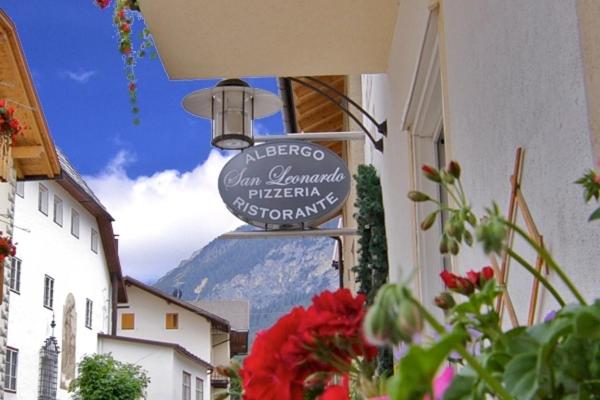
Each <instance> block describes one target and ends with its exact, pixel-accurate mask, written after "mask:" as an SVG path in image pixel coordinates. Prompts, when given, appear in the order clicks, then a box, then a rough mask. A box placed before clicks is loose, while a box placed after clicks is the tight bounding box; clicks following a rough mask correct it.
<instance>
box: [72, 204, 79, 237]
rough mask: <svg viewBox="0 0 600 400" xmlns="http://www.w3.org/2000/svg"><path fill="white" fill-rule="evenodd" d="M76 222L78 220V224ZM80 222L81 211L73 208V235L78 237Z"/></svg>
mask: <svg viewBox="0 0 600 400" xmlns="http://www.w3.org/2000/svg"><path fill="white" fill-rule="evenodd" d="M75 222H77V224H75ZM80 222H81V221H80V218H79V212H78V211H77V210H76V209H74V208H71V235H73V236H75V237H76V238H77V239H79V225H80ZM75 228H77V229H75Z"/></svg>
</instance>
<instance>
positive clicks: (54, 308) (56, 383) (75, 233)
mask: <svg viewBox="0 0 600 400" xmlns="http://www.w3.org/2000/svg"><path fill="white" fill-rule="evenodd" d="M59 159H60V163H61V167H62V171H63V176H62V177H61V178H59V179H57V180H42V181H27V182H18V183H17V185H16V202H15V203H16V204H15V231H14V235H13V238H14V240H15V242H16V243H18V253H17V256H16V257H14V258H12V260H11V267H10V268H9V270H10V274H9V279H8V281H7V282H8V285H9V288H10V291H11V308H10V314H9V321H8V327H9V330H8V340H7V346H8V350H7V353H8V355H9V357H8V360H7V362H6V367H7V374H6V378H5V382H4V390H5V392H6V393H5V398H6V399H47V398H48V399H50V398H52V399H62V400H66V399H69V398H70V395H69V394H68V393H67V391H68V388H69V384H70V382H71V380H73V379H74V378H75V376H76V373H77V363H78V362H79V361H80V360H81V358H82V357H83V356H84V355H86V354H92V353H95V352H96V351H97V348H98V334H99V333H104V334H110V333H111V332H112V319H113V317H112V315H113V309H114V307H115V306H116V301H115V300H117V299H118V297H120V298H121V300H124V299H125V298H126V297H125V293H124V286H123V284H122V282H121V279H122V277H121V271H120V265H119V263H118V258H115V255H116V243H115V240H114V237H112V233H109V232H112V228H111V227H110V224H111V218H110V216H109V215H108V213H106V211H105V210H104V209H103V208H102V205H101V204H100V202H99V201H98V200H97V199H96V198H95V197H94V195H93V193H92V192H91V191H90V190H89V188H88V187H87V186H86V185H85V182H84V181H83V180H82V179H81V178H80V177H79V175H78V174H77V173H76V171H75V170H74V169H73V168H72V167H71V165H70V164H69V163H68V161H67V160H66V158H65V157H64V156H63V155H62V154H60V153H59ZM107 233H109V234H108V235H107ZM115 282H116V283H117V284H116V285H115V286H113V285H114V283H115ZM113 296H116V297H113ZM56 347H58V354H56V358H55V362H54V361H52V359H51V358H50V359H49V360H48V359H47V357H48V354H47V353H48V352H52V351H54V352H55V351H56V350H57V349H56ZM45 357H46V358H45ZM54 393H56V395H55V397H54V396H53V394H54ZM46 396H50V397H46Z"/></svg>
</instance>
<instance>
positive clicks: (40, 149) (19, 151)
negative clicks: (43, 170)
mask: <svg viewBox="0 0 600 400" xmlns="http://www.w3.org/2000/svg"><path fill="white" fill-rule="evenodd" d="M42 154H44V146H41V145H37V146H15V147H13V148H12V155H13V158H41V157H42Z"/></svg>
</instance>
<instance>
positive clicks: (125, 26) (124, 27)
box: [121, 23, 131, 33]
mask: <svg viewBox="0 0 600 400" xmlns="http://www.w3.org/2000/svg"><path fill="white" fill-rule="evenodd" d="M121 30H122V31H123V32H125V33H129V32H131V26H130V25H129V24H128V23H124V24H121Z"/></svg>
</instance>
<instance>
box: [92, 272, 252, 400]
mask: <svg viewBox="0 0 600 400" xmlns="http://www.w3.org/2000/svg"><path fill="white" fill-rule="evenodd" d="M125 284H126V286H127V297H128V301H127V302H126V303H125V302H124V303H123V304H119V309H118V326H117V330H116V336H109V335H104V334H101V335H99V339H100V341H99V352H101V353H112V355H113V357H115V358H116V359H117V360H120V361H123V362H131V363H135V364H138V365H141V366H142V368H143V369H145V370H146V371H148V376H149V377H150V379H151V382H150V385H149V386H148V390H147V398H148V399H151V400H154V399H156V400H158V399H177V400H179V399H181V400H191V399H194V400H205V399H210V398H212V397H211V396H212V390H213V388H226V387H227V381H226V380H225V379H224V377H219V376H214V375H213V376H211V374H212V372H213V370H214V368H215V367H217V366H220V365H227V364H229V360H230V358H231V357H232V356H234V355H235V354H239V353H240V352H245V351H246V347H247V343H246V342H244V343H243V344H241V345H239V346H238V345H237V342H234V341H232V340H231V338H230V324H229V322H228V321H227V320H225V319H223V318H221V317H219V316H217V315H215V314H212V313H210V312H207V311H206V310H204V309H202V308H199V307H196V306H194V305H192V304H189V303H187V302H185V301H182V300H179V299H178V298H176V297H173V296H169V295H167V294H165V293H163V292H161V291H159V290H158V289H156V288H153V287H151V286H148V285H146V284H144V283H142V282H139V281H137V280H135V279H133V278H129V277H126V278H125ZM246 340H247V332H246ZM211 378H212V379H211Z"/></svg>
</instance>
